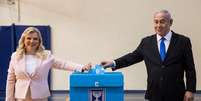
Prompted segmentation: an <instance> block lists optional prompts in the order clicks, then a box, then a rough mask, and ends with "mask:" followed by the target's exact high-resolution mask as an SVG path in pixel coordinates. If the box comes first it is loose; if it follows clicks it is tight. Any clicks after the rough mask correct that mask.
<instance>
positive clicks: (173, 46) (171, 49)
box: [164, 31, 177, 61]
mask: <svg viewBox="0 0 201 101" xmlns="http://www.w3.org/2000/svg"><path fill="white" fill-rule="evenodd" d="M176 41H177V37H176V34H175V33H174V32H173V31H172V37H171V40H170V44H169V47H168V50H167V54H166V57H165V60H164V61H167V60H168V59H169V58H170V55H171V53H173V52H174V48H175V45H176Z"/></svg>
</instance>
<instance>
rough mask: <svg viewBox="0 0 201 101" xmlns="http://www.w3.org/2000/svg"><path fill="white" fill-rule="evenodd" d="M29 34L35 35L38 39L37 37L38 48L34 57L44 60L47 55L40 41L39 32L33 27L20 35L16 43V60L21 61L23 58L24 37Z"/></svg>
mask: <svg viewBox="0 0 201 101" xmlns="http://www.w3.org/2000/svg"><path fill="white" fill-rule="evenodd" d="M30 33H37V34H38V37H39V46H38V48H37V50H36V53H35V55H36V56H37V57H38V58H41V59H45V58H46V57H47V54H46V52H45V47H44V46H43V40H42V36H41V32H40V31H39V30H38V29H37V28H35V27H28V28H26V29H25V30H24V32H23V33H22V35H21V37H20V40H19V43H18V47H17V49H16V54H17V59H18V60H19V59H21V58H22V57H23V55H24V54H25V44H24V40H25V37H26V36H27V35H28V34H30Z"/></svg>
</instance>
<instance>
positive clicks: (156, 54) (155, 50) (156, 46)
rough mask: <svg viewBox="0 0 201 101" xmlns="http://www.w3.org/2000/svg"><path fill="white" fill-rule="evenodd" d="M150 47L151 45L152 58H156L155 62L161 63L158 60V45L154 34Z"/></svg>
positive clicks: (159, 59)
mask: <svg viewBox="0 0 201 101" xmlns="http://www.w3.org/2000/svg"><path fill="white" fill-rule="evenodd" d="M152 45H153V46H152V47H153V54H154V56H156V59H157V61H160V62H162V60H161V58H160V54H159V50H158V44H157V38H156V34H155V35H154V37H153V38H152Z"/></svg>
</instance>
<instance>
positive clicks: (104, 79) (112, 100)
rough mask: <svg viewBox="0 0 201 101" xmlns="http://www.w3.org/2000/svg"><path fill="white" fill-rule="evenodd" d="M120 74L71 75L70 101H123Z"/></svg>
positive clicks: (122, 85) (121, 77)
mask: <svg viewBox="0 0 201 101" xmlns="http://www.w3.org/2000/svg"><path fill="white" fill-rule="evenodd" d="M123 81H124V80H123V74H122V73H121V72H106V73H100V74H96V73H79V72H77V73H72V74H71V75H70V94H69V95H70V101H124V90H123V87H124V83H123Z"/></svg>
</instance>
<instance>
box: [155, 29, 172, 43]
mask: <svg viewBox="0 0 201 101" xmlns="http://www.w3.org/2000/svg"><path fill="white" fill-rule="evenodd" d="M156 37H157V41H160V39H161V38H162V37H161V36H160V35H159V34H156ZM171 37H172V31H169V32H168V33H167V34H166V35H165V36H164V38H165V39H166V40H167V41H170V39H171Z"/></svg>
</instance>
